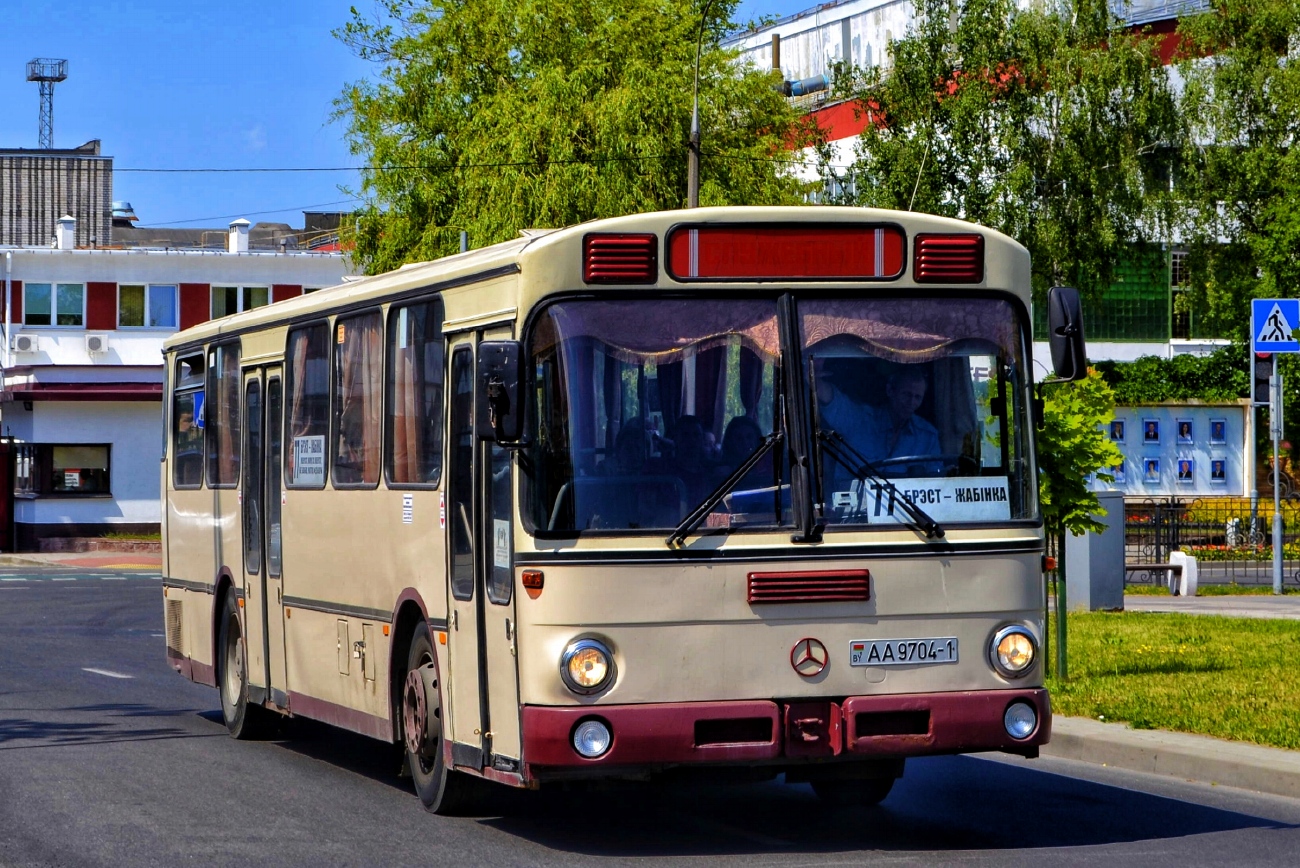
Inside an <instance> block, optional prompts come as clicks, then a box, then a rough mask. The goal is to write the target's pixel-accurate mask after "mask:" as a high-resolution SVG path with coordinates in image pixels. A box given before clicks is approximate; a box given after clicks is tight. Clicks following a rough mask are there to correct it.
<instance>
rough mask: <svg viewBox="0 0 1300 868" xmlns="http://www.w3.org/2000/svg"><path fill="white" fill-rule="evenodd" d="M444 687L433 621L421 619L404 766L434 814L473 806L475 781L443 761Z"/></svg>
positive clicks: (405, 715) (409, 666)
mask: <svg viewBox="0 0 1300 868" xmlns="http://www.w3.org/2000/svg"><path fill="white" fill-rule="evenodd" d="M441 696H442V690H441V685H440V684H439V683H438V664H437V662H436V661H435V660H434V656H433V642H432V641H431V638H430V635H429V625H428V624H426V623H424V622H423V621H421V622H420V624H419V625H417V626H416V628H415V633H414V634H413V635H412V636H411V650H410V653H409V654H408V655H407V657H406V677H405V679H403V681H402V740H403V743H404V747H405V748H406V764H407V768H408V769H409V770H410V772H411V779H412V780H413V781H414V782H415V792H416V795H418V796H419V797H420V801H421V802H422V803H423V804H424V807H425V809H426V810H428V811H430V812H431V813H434V814H459V813H464V812H465V811H467V810H469V808H470V803H471V801H472V792H473V790H474V785H475V784H477V783H478V781H475V780H471V779H470V778H469V777H467V776H466V775H464V774H462V773H461V772H456V771H453V770H451V769H449V768H447V763H446V761H445V760H444V759H443V741H442V739H443V734H442V700H441Z"/></svg>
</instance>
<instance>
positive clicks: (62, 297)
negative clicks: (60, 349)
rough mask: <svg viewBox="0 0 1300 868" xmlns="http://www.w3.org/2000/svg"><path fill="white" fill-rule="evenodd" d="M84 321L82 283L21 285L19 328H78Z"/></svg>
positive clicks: (84, 300)
mask: <svg viewBox="0 0 1300 868" xmlns="http://www.w3.org/2000/svg"><path fill="white" fill-rule="evenodd" d="M85 322H86V286H85V284H82V283H28V284H25V285H24V286H23V325H29V326H72V327H74V328H81V327H82V326H83V325H84V324H85Z"/></svg>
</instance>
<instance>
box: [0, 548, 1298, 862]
mask: <svg viewBox="0 0 1300 868" xmlns="http://www.w3.org/2000/svg"><path fill="white" fill-rule="evenodd" d="M217 709H218V706H217V694H216V691H215V690H212V689H211V688H206V687H199V686H197V685H194V684H191V683H189V682H187V681H185V680H183V679H182V678H180V677H179V676H178V675H176V674H175V673H173V672H172V671H171V670H170V669H169V668H168V667H167V664H166V662H165V659H164V646H163V628H162V594H161V590H160V586H159V582H158V580H157V579H156V578H154V577H150V576H147V575H145V574H141V573H117V574H112V573H104V572H85V571H67V570H63V571H60V570H53V569H26V570H22V571H18V570H0V865H3V866H47V865H50V866H53V865H58V866H63V865H68V866H81V865H97V866H98V865H103V866H128V865H164V866H173V865H180V864H191V865H241V866H242V865H275V866H291V865H313V866H319V865H385V866H387V865H417V864H419V865H440V864H455V865H457V866H474V865H571V864H606V863H610V862H628V863H632V862H635V863H636V864H637V865H646V864H648V863H653V864H681V863H706V862H707V863H708V864H710V865H714V864H729V865H745V866H764V865H773V866H782V868H784V866H791V865H817V866H823V865H859V864H868V863H871V864H885V865H891V866H892V865H900V864H901V865H911V864H918V865H920V864H925V865H932V864H936V863H943V864H960V865H1006V864H1035V865H1038V864H1047V865H1062V864H1064V865H1098V866H1106V868H1111V866H1115V865H1142V866H1177V868H1186V866H1193V865H1224V864H1232V865H1286V864H1294V860H1295V858H1296V853H1300V829H1298V828H1297V824H1300V801H1295V800H1289V799H1283V798H1276V797H1270V796H1260V795H1254V794H1250V793H1245V792H1241V791H1237V790H1231V789H1228V788H1223V787H1213V786H1209V785H1203V784H1193V783H1186V782H1181V781H1174V780H1169V779H1165V778H1158V777H1152V776H1146V775H1138V774H1130V773H1126V772H1120V771H1117V770H1113V769H1106V768H1102V767H1096V766H1090V765H1087V764H1083V763H1071V762H1069V761H1064V760H1045V759H1044V760H1034V761H1023V760H1018V759H1011V758H1006V759H1001V758H995V759H985V758H976V757H943V758H934V759H927V760H919V761H913V762H911V763H910V764H909V765H908V769H907V775H906V777H905V778H904V779H903V780H901V781H899V783H898V785H897V786H896V787H895V789H894V792H893V794H892V795H891V796H890V797H889V798H888V799H887V800H886V801H885V803H884V804H883V805H882V806H881V807H879V808H876V809H871V810H854V809H849V808H835V807H834V806H826V805H823V804H822V803H821V802H819V801H818V800H817V798H816V797H815V796H814V795H813V794H812V791H811V790H810V789H809V788H808V787H807V786H802V785H791V786H787V785H784V784H782V783H763V784H738V785H727V784H723V783H718V782H716V781H710V782H708V783H689V782H671V783H661V784H653V785H651V784H644V785H635V786H633V785H624V786H619V787H613V788H607V789H602V790H600V791H597V792H590V791H587V792H576V791H570V792H556V793H548V792H541V793H507V796H508V797H507V798H504V799H501V800H499V801H498V802H497V803H496V804H494V805H493V806H492V808H491V810H490V811H489V812H488V813H486V814H485V815H483V816H478V817H467V818H444V817H435V816H432V815H429V814H427V813H425V811H424V810H423V809H422V808H421V806H420V803H419V801H418V800H417V799H416V797H415V796H414V794H413V793H412V791H411V789H410V786H409V782H408V781H405V780H402V779H400V778H399V777H398V775H397V763H396V761H395V756H394V753H393V750H392V749H391V748H389V747H387V746H385V745H381V744H378V743H377V742H374V741H371V740H369V739H366V738H362V737H360V736H354V735H351V734H349V733H345V732H341V731H338V730H334V729H332V728H330V727H326V726H322V725H318V724H304V725H297V726H294V727H291V728H290V730H289V731H288V732H287V733H286V736H285V737H284V738H280V739H277V740H271V741H263V742H251V743H250V742H236V741H234V740H233V739H230V738H229V737H227V735H226V732H225V728H224V727H223V726H222V724H221V718H220V713H219V711H218V710H217Z"/></svg>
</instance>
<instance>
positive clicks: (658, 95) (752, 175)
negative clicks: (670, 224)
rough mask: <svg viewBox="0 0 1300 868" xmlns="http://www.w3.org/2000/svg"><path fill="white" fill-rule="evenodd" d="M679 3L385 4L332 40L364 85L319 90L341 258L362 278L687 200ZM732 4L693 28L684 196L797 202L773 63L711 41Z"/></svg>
mask: <svg viewBox="0 0 1300 868" xmlns="http://www.w3.org/2000/svg"><path fill="white" fill-rule="evenodd" d="M702 5H705V4H702V3H699V2H694V0H623V2H621V3H617V4H610V3H608V2H599V0H386V2H385V5H384V11H385V16H384V18H383V19H382V20H380V21H368V20H366V19H365V18H363V17H362V16H361V15H360V14H358V13H357V12H356V10H355V9H354V10H353V17H352V20H351V21H350V22H349V23H348V24H347V25H346V26H345V27H344V28H342V29H341V30H340V31H337V32H336V35H337V36H338V37H339V38H340V39H342V40H343V41H344V42H345V43H346V44H347V45H349V46H350V47H351V48H352V49H353V50H354V51H355V52H357V53H358V54H359V55H360V56H361V57H362V58H364V59H367V60H372V61H375V62H376V63H377V64H379V65H380V70H381V72H380V80H379V81H377V82H375V81H361V82H356V83H354V84H352V85H350V86H349V87H348V88H347V90H346V91H345V92H344V94H343V95H342V96H341V97H340V98H339V100H338V101H337V102H336V114H337V116H338V117H340V118H343V119H345V120H346V122H347V124H348V141H349V144H350V146H351V149H352V152H353V153H354V154H357V155H359V156H361V157H363V158H364V159H365V161H366V163H367V165H368V167H369V168H367V169H365V170H364V171H363V173H362V191H363V192H364V194H365V196H366V197H367V204H366V206H365V207H364V208H363V209H362V211H361V214H360V217H359V220H358V225H357V228H356V232H355V237H354V239H353V240H354V242H355V245H356V254H355V255H356V256H357V258H358V260H359V261H360V262H361V263H363V264H364V266H365V267H366V269H367V270H369V271H371V272H374V271H380V270H385V269H389V268H393V267H396V266H397V265H400V264H401V263H403V262H407V261H411V260H414V259H429V258H433V257H436V256H439V255H444V254H447V253H452V252H455V251H456V250H457V249H458V243H459V235H460V232H461V231H466V232H468V233H469V239H470V242H471V243H472V244H473V245H475V246H481V245H486V244H490V243H494V242H498V241H503V240H506V239H509V238H513V237H517V234H518V232H519V230H520V229H526V228H530V227H559V226H566V225H570V224H573V223H580V222H583V221H586V220H591V219H594V218H600V217H609V216H615V215H621V214H628V213H635V212H640V211H649V210H659V209H665V208H677V207H681V206H682V205H683V204H684V203H685V199H686V154H687V149H686V143H687V138H688V133H689V128H690V114H691V94H692V83H693V79H694V75H695V60H696V42H697V36H698V35H699V34H700V33H701V31H700V27H701V26H702V25H701V6H702ZM736 5H737V4H736V0H718V2H714V3H712V4H711V5H710V6H709V7H708V9H709V11H708V15H707V18H706V19H705V20H704V22H703V28H704V29H703V31H702V32H703V51H702V54H701V56H700V62H699V63H700V66H699V72H700V83H699V92H700V112H701V127H702V129H703V131H704V147H703V154H704V156H703V160H702V170H701V176H702V184H701V189H700V202H701V204H704V205H723V204H798V203H801V202H802V201H803V195H802V194H803V192H804V185H803V184H802V183H801V182H800V181H799V180H797V179H796V178H794V177H793V176H792V175H791V174H790V173H789V172H787V171H785V169H784V166H785V165H786V161H788V160H789V159H791V157H790V156H789V154H790V153H791V152H790V151H789V147H790V146H791V145H797V144H800V143H802V142H803V141H804V140H805V133H804V132H802V129H803V128H802V125H801V123H800V121H799V117H798V114H797V113H796V111H795V110H794V109H793V108H792V107H790V105H789V104H788V103H787V101H786V100H785V99H784V98H783V97H782V95H781V94H780V93H779V92H778V90H777V89H776V85H777V84H779V78H778V77H777V76H778V74H777V73H769V72H758V71H755V70H753V69H752V68H741V67H739V66H737V65H736V64H735V63H734V56H733V55H731V54H729V53H727V52H724V51H722V50H721V49H720V48H719V47H718V38H719V36H720V35H721V34H722V33H724V32H726V31H727V30H728V29H730V28H732V27H733V26H734V25H733V24H732V21H731V15H732V13H733V12H734V10H735V7H736Z"/></svg>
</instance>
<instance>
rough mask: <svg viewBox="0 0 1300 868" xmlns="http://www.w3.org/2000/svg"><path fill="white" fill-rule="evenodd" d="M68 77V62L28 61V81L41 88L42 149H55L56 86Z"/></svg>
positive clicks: (52, 60) (47, 58)
mask: <svg viewBox="0 0 1300 868" xmlns="http://www.w3.org/2000/svg"><path fill="white" fill-rule="evenodd" d="M67 77H68V62H67V61H66V60H56V59H53V58H49V57H38V58H36V59H35V60H29V61H27V80H28V81H35V82H39V83H40V86H41V148H42V149H44V150H47V151H48V150H50V149H51V148H53V147H54V84H55V82H60V81H63V80H64V79H65V78H67Z"/></svg>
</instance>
